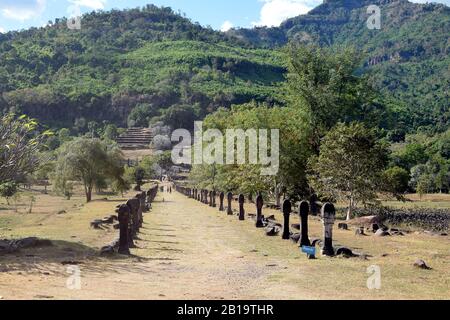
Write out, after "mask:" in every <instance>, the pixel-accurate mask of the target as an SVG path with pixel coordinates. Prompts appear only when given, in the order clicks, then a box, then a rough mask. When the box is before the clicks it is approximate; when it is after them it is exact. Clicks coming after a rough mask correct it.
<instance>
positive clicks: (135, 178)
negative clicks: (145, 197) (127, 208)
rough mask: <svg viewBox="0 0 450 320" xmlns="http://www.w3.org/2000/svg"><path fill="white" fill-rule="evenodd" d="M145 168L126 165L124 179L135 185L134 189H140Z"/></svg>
mask: <svg viewBox="0 0 450 320" xmlns="http://www.w3.org/2000/svg"><path fill="white" fill-rule="evenodd" d="M144 179H145V170H144V168H142V167H141V166H137V167H126V168H125V180H126V181H127V182H128V183H134V184H135V185H136V186H135V188H134V190H135V191H141V186H142V185H143V184H144Z"/></svg>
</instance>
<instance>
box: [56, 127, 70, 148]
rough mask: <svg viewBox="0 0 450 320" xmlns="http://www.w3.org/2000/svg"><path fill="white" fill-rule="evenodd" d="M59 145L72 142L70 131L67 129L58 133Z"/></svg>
mask: <svg viewBox="0 0 450 320" xmlns="http://www.w3.org/2000/svg"><path fill="white" fill-rule="evenodd" d="M58 139H59V143H60V144H61V145H62V144H64V143H65V142H67V141H69V140H70V130H69V129H67V128H62V129H60V130H59V132H58Z"/></svg>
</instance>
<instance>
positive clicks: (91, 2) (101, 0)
mask: <svg viewBox="0 0 450 320" xmlns="http://www.w3.org/2000/svg"><path fill="white" fill-rule="evenodd" d="M70 2H72V3H73V4H74V5H77V6H80V7H87V8H90V9H94V10H99V9H104V8H105V5H106V2H107V0H72V1H70Z"/></svg>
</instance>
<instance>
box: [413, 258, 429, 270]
mask: <svg viewBox="0 0 450 320" xmlns="http://www.w3.org/2000/svg"><path fill="white" fill-rule="evenodd" d="M414 267H416V268H419V269H423V270H431V268H430V267H429V266H427V264H426V263H425V261H423V260H421V259H417V260H416V262H414Z"/></svg>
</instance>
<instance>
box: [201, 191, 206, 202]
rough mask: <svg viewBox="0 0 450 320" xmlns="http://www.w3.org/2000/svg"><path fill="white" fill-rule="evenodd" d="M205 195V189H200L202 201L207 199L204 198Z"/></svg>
mask: <svg viewBox="0 0 450 320" xmlns="http://www.w3.org/2000/svg"><path fill="white" fill-rule="evenodd" d="M204 196H205V193H204V192H203V189H202V190H200V202H201V203H203V202H204V201H205V199H203V198H204Z"/></svg>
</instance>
